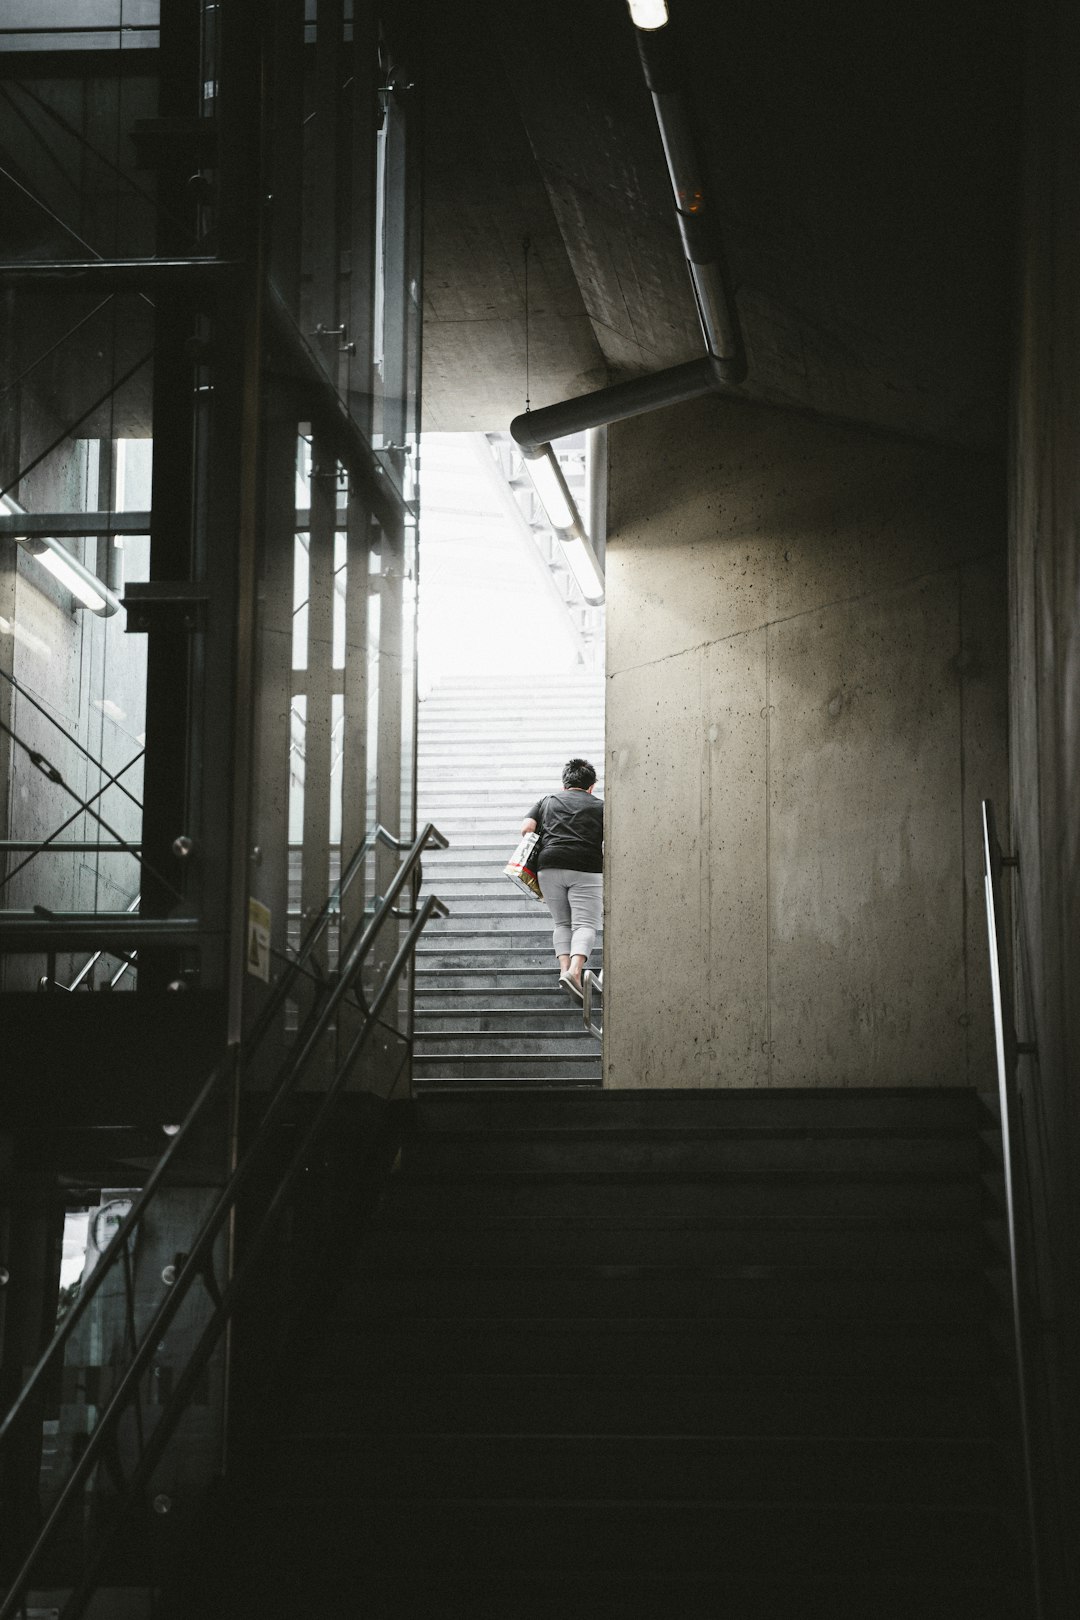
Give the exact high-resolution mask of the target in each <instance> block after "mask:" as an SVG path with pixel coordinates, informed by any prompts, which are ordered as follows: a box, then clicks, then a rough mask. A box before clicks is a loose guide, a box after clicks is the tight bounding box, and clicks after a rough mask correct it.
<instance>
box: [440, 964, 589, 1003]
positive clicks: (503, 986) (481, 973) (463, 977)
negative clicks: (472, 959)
mask: <svg viewBox="0 0 1080 1620" xmlns="http://www.w3.org/2000/svg"><path fill="white" fill-rule="evenodd" d="M455 991H457V992H458V993H459V994H460V995H462V996H464V997H468V996H489V995H490V996H496V995H497V996H499V997H503V996H505V997H508V998H511V999H512V998H513V997H515V996H517V995H518V994H522V993H525V994H528V995H529V996H530V997H537V996H539V997H543V998H545V1004H546V1005H547V1006H551V1005H553V1004H554V1003H556V1002H557V1003H558V1004H559V1005H560V1006H561V1005H562V1004H563V1003H564V1002H566V1000H567V998H566V992H565V991H564V990H560V989H559V979H558V964H557V963H556V962H555V959H554V957H553V956H548V958H547V960H546V962H545V963H544V964H543V966H540V965H539V964H538V965H537V966H535V967H529V966H527V965H526V964H524V963H519V962H518V961H517V959H516V957H515V959H514V962H513V965H512V966H506V965H505V958H488V965H487V966H486V967H472V968H469V967H464V968H463V967H459V966H458V965H457V963H456V962H455V964H454V966H453V967H451V968H434V967H432V966H431V965H430V964H427V965H425V964H423V963H422V962H420V963H418V964H417V969H416V994H417V996H418V997H421V996H423V997H429V998H436V997H440V996H444V995H445V996H449V995H450V994H452V993H453V992H455ZM534 1004H535V1005H537V1006H539V1005H540V1004H541V1003H540V1002H535V1003H534ZM522 1005H523V1006H524V1005H525V1002H524V1001H523V1002H522Z"/></svg>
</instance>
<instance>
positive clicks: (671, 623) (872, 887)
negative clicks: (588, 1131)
mask: <svg viewBox="0 0 1080 1620" xmlns="http://www.w3.org/2000/svg"><path fill="white" fill-rule="evenodd" d="M611 491H612V511H611V521H610V537H609V552H608V569H609V573H608V581H609V597H608V625H609V640H608V674H609V679H608V713H607V738H608V804H609V807H610V808H609V815H610V835H609V846H608V847H609V855H608V870H609V880H608V911H607V919H606V928H607V936H606V937H607V940H608V958H607V960H608V970H609V972H608V977H609V984H608V1029H607V1054H608V1056H607V1062H608V1069H607V1082H608V1084H609V1085H615V1086H623V1085H625V1086H632V1085H805V1084H821V1085H860V1084H867V1083H869V1084H881V1085H895V1084H912V1085H936V1084H963V1083H968V1082H969V1083H972V1084H978V1085H985V1084H987V1083H989V1082H990V1080H991V1079H992V1071H991V1067H990V1059H991V1045H990V1041H991V1035H990V1013H989V1007H990V1001H989V985H988V975H987V972H986V967H985V961H986V947H985V937H984V935H983V933H982V932H981V919H982V909H981V908H982V880H981V864H980V859H981V855H980V847H979V829H978V801H979V799H980V798H981V797H982V796H983V795H984V794H986V795H990V796H996V797H998V798H1000V797H1001V794H1002V791H1003V785H1004V781H1005V770H1006V725H1005V709H1006V704H1005V681H1006V672H1005V609H1004V597H1003V592H1004V556H1003V548H1002V542H1001V528H1002V524H1001V501H1002V481H1001V473H1000V468H999V467H998V465H997V464H996V463H995V461H994V460H993V459H992V458H989V457H983V456H977V455H972V454H970V453H967V452H956V451H949V450H943V449H938V448H934V447H929V446H926V445H919V444H916V443H914V442H912V441H906V440H897V439H889V438H884V437H880V436H875V435H871V434H865V433H861V432H860V433H856V432H853V431H851V430H847V429H842V428H839V427H836V426H832V425H829V424H823V423H817V422H813V421H811V420H810V419H809V418H801V417H795V416H792V415H790V414H787V413H784V414H781V413H777V412H773V411H771V410H769V409H767V408H761V407H755V406H747V405H737V404H734V403H730V402H720V401H708V402H703V403H696V404H692V405H688V406H683V407H679V408H678V409H676V410H672V411H668V412H664V413H660V414H657V415H655V416H653V417H651V418H648V419H643V420H642V421H639V422H631V423H625V424H622V425H621V426H619V427H617V428H615V429H613V430H612V466H611Z"/></svg>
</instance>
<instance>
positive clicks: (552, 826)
mask: <svg viewBox="0 0 1080 1620" xmlns="http://www.w3.org/2000/svg"><path fill="white" fill-rule="evenodd" d="M529 815H530V816H531V817H532V819H533V820H534V821H535V822H536V823H537V824H538V825H539V827H540V829H541V838H540V849H539V852H538V855H537V862H536V866H537V870H538V871H540V872H542V871H543V870H544V869H545V867H548V866H565V867H567V868H568V869H569V870H570V871H571V872H602V871H603V870H604V801H603V799H597V798H595V797H594V796H593V795H592V794H591V793H586V792H585V790H584V789H583V788H564V789H563V790H562V792H561V793H549V794H548V796H547V798H546V799H538V800H537V801H536V803H535V804H534V805H533V807H532V809H531V810H530V811H529Z"/></svg>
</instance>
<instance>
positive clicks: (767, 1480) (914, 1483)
mask: <svg viewBox="0 0 1080 1620" xmlns="http://www.w3.org/2000/svg"><path fill="white" fill-rule="evenodd" d="M282 1463H283V1469H284V1472H285V1475H286V1477H287V1478H288V1479H289V1482H290V1489H291V1490H292V1491H295V1492H296V1493H297V1494H298V1495H301V1496H303V1495H306V1494H309V1493H310V1494H312V1495H315V1496H322V1495H324V1494H328V1493H333V1494H338V1493H340V1494H341V1495H342V1496H344V1495H347V1494H351V1495H356V1496H360V1497H363V1498H371V1497H382V1496H389V1497H407V1498H408V1499H409V1500H410V1501H411V1502H413V1503H416V1504H420V1503H427V1502H429V1501H431V1500H438V1499H440V1498H443V1499H445V1498H456V1499H457V1500H459V1501H468V1500H469V1499H475V1500H480V1501H491V1500H493V1499H499V1500H500V1501H501V1502H503V1503H510V1502H514V1501H519V1500H526V1501H544V1502H548V1503H551V1502H556V1501H560V1500H561V1501H575V1502H580V1501H582V1500H583V1499H585V1500H588V1499H596V1498H604V1499H606V1500H607V1501H609V1502H610V1501H612V1500H613V1499H614V1500H616V1501H619V1502H627V1501H634V1500H647V1501H650V1502H654V1503H655V1502H694V1503H695V1504H700V1503H703V1502H713V1503H717V1504H723V1503H729V1502H738V1501H747V1502H754V1503H755V1504H764V1503H776V1504H781V1505H783V1504H789V1503H791V1502H792V1500H793V1499H797V1500H801V1499H803V1498H807V1497H809V1498H812V1499H813V1501H814V1504H815V1506H814V1509H813V1512H814V1513H815V1514H817V1513H818V1512H820V1511H821V1509H822V1508H823V1507H826V1506H829V1505H832V1506H834V1507H835V1508H837V1509H839V1510H841V1511H843V1510H844V1509H848V1510H851V1509H852V1508H858V1509H860V1510H862V1511H864V1512H865V1511H866V1510H867V1509H873V1508H878V1507H881V1506H883V1505H886V1504H889V1505H893V1504H898V1505H903V1506H907V1505H909V1504H912V1503H915V1502H917V1503H918V1504H919V1506H920V1507H921V1508H923V1509H924V1510H925V1509H926V1508H933V1507H937V1508H947V1507H955V1506H956V1505H958V1504H962V1505H963V1506H964V1507H966V1508H969V1509H970V1508H973V1507H975V1506H977V1505H979V1506H985V1507H993V1506H995V1505H996V1503H995V1492H994V1481H995V1480H996V1478H997V1469H996V1467H995V1466H994V1464H995V1463H996V1459H995V1458H994V1456H993V1450H992V1447H991V1446H989V1445H988V1444H987V1443H986V1442H985V1441H979V1440H963V1439H955V1438H954V1439H951V1440H948V1441H940V1440H927V1439H921V1438H917V1439H889V1440H880V1439H873V1440H871V1439H862V1438H860V1439H855V1440H844V1439H835V1438H831V1437H830V1438H824V1437H817V1436H815V1437H810V1438H794V1437H791V1436H786V1435H784V1436H771V1435H754V1436H749V1437H747V1438H713V1437H690V1436H686V1435H679V1436H676V1437H671V1436H668V1435H655V1436H638V1435H635V1436H631V1437H628V1438H627V1437H623V1436H606V1435H574V1436H523V1435H491V1434H484V1435H482V1436H468V1435H452V1436H441V1435H416V1434H389V1435H385V1436H383V1435H368V1436H366V1437H365V1439H364V1443H363V1445H362V1446H360V1447H358V1446H357V1445H356V1444H355V1443H354V1441H353V1440H352V1439H351V1438H350V1437H348V1436H345V1437H341V1438H337V1437H330V1436H318V1437H313V1438H311V1439H304V1438H297V1439H294V1440H292V1442H291V1443H288V1444H286V1446H285V1447H284V1448H283V1455H282Z"/></svg>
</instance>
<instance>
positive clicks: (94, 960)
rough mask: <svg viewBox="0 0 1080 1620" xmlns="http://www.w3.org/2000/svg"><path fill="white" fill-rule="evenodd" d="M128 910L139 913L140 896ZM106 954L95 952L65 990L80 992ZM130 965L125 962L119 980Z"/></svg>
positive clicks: (128, 962)
mask: <svg viewBox="0 0 1080 1620" xmlns="http://www.w3.org/2000/svg"><path fill="white" fill-rule="evenodd" d="M127 909H128V911H129V912H132V911H138V909H139V896H138V895H136V896H135V898H134V900H132V902H131V904H130V905H129V906H128V908H127ZM105 954H106V952H105V951H95V952H94V954H93V956H91V957H90V958H89V959H88V960H87V961H86V962H84V963H83V965H82V967H81V968H80V969H79V971H78V973H76V975H75V977H74V978H73V979H72V981H71V983H70V984H69V985H65V989H67V990H78V989H79V988H80V986H81V985H83V984H85V983H86V980H87V979H88V978H89V977H90V975H91V973H93V971H94V969H95V968H96V967H97V965H98V963H99V962H100V961H101V958H102V957H103V956H104V955H105ZM130 965H131V964H130V961H125V962H124V964H123V966H122V967H121V969H120V973H118V974H117V976H116V977H117V979H118V978H119V977H120V975H121V974H122V973H123V972H124V969H125V968H127V967H129V966H130ZM111 983H113V984H115V983H116V979H113V980H112V981H111Z"/></svg>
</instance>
